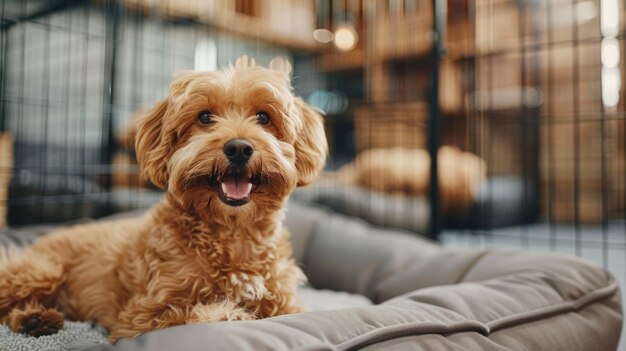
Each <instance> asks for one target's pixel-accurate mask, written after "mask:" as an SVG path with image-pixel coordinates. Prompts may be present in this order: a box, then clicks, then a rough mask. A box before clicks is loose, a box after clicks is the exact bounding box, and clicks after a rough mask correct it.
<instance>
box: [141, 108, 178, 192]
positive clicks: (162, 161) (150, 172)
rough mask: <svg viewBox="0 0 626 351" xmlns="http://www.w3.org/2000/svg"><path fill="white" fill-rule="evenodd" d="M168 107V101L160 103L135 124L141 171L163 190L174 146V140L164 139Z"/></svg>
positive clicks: (143, 114)
mask: <svg viewBox="0 0 626 351" xmlns="http://www.w3.org/2000/svg"><path fill="white" fill-rule="evenodd" d="M167 105H168V104H167V100H164V101H161V102H159V103H158V104H157V105H156V106H155V107H153V108H152V109H151V110H149V111H147V112H144V113H142V114H140V115H139V116H137V117H136V118H137V120H136V122H135V125H136V126H137V133H136V135H135V152H136V154H137V161H138V162H139V166H140V167H141V171H142V172H143V174H145V175H147V176H148V178H149V179H150V181H151V182H152V183H153V184H154V185H156V186H158V187H160V188H162V189H163V188H165V186H166V184H167V178H168V176H167V159H168V156H169V153H170V150H171V148H172V146H173V141H172V140H166V139H169V138H166V137H163V118H164V116H165V112H166V111H167Z"/></svg>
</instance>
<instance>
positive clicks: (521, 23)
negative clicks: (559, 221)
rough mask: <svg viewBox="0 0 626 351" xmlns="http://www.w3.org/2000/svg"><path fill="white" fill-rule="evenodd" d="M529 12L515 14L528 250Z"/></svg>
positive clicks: (523, 239) (522, 8)
mask: <svg viewBox="0 0 626 351" xmlns="http://www.w3.org/2000/svg"><path fill="white" fill-rule="evenodd" d="M530 10H531V7H530V5H528V4H525V3H522V4H519V5H518V12H517V21H518V28H519V42H518V44H519V45H520V46H521V47H522V50H521V56H520V64H521V67H520V72H519V73H520V101H521V109H522V111H521V112H522V116H521V117H522V118H521V134H522V137H521V139H520V153H521V159H522V179H523V180H524V183H523V192H522V199H521V201H522V212H523V215H522V216H523V219H524V220H523V222H524V223H523V225H522V226H520V245H521V246H522V247H523V248H528V244H529V237H528V227H527V223H528V178H529V177H528V152H527V151H528V147H529V136H530V133H529V131H528V120H529V117H528V113H529V111H528V106H526V105H527V100H528V99H527V96H526V90H527V88H526V84H527V81H526V80H527V79H526V78H527V67H526V59H527V57H526V53H527V47H526V20H527V17H528V16H527V15H528V14H527V13H528V12H529V11H530Z"/></svg>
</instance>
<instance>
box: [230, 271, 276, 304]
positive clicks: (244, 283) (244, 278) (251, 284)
mask: <svg viewBox="0 0 626 351" xmlns="http://www.w3.org/2000/svg"><path fill="white" fill-rule="evenodd" d="M229 278H230V284H231V285H232V287H233V289H234V293H235V296H234V297H235V298H243V299H246V300H252V301H258V300H260V299H261V298H263V296H264V295H265V293H266V292H267V288H266V287H265V279H263V277H261V276H260V275H256V274H246V273H242V272H233V273H230V276H229Z"/></svg>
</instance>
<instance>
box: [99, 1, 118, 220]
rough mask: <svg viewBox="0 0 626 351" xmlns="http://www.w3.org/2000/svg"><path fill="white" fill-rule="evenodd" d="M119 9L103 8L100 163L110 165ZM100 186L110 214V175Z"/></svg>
mask: <svg viewBox="0 0 626 351" xmlns="http://www.w3.org/2000/svg"><path fill="white" fill-rule="evenodd" d="M120 10H121V9H120V7H119V6H118V4H117V0H108V1H107V2H106V6H105V12H106V43H105V52H104V55H105V59H104V87H103V88H104V92H103V93H104V96H103V101H104V105H103V109H104V111H103V116H102V117H103V118H102V140H101V152H100V162H101V163H104V164H111V163H112V161H113V154H114V153H115V135H114V118H115V116H114V114H115V91H116V89H115V74H116V59H117V45H118V43H117V38H118V23H119V16H120ZM101 181H102V186H103V188H104V191H105V193H104V194H103V195H104V196H105V201H104V203H105V207H104V213H105V214H109V213H111V212H112V204H111V201H110V192H111V189H112V187H113V177H112V175H111V174H109V173H107V174H103V175H101Z"/></svg>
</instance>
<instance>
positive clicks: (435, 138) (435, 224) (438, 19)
mask: <svg viewBox="0 0 626 351" xmlns="http://www.w3.org/2000/svg"><path fill="white" fill-rule="evenodd" d="M432 4H433V19H434V20H433V48H432V57H431V58H432V66H431V73H430V74H431V85H430V92H429V100H430V101H429V108H430V111H429V114H430V116H429V119H428V152H429V153H430V187H429V200H430V230H429V232H430V236H431V237H432V238H435V239H436V238H438V236H439V233H440V232H441V226H442V214H441V207H440V201H439V200H440V199H439V181H438V180H439V179H438V164H439V163H438V157H437V154H438V150H439V145H440V144H441V113H440V109H439V64H440V59H441V58H442V57H443V56H444V55H445V47H444V43H445V38H446V30H445V28H446V20H447V19H446V17H447V15H446V12H447V9H446V6H447V3H446V1H445V0H433V1H432Z"/></svg>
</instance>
